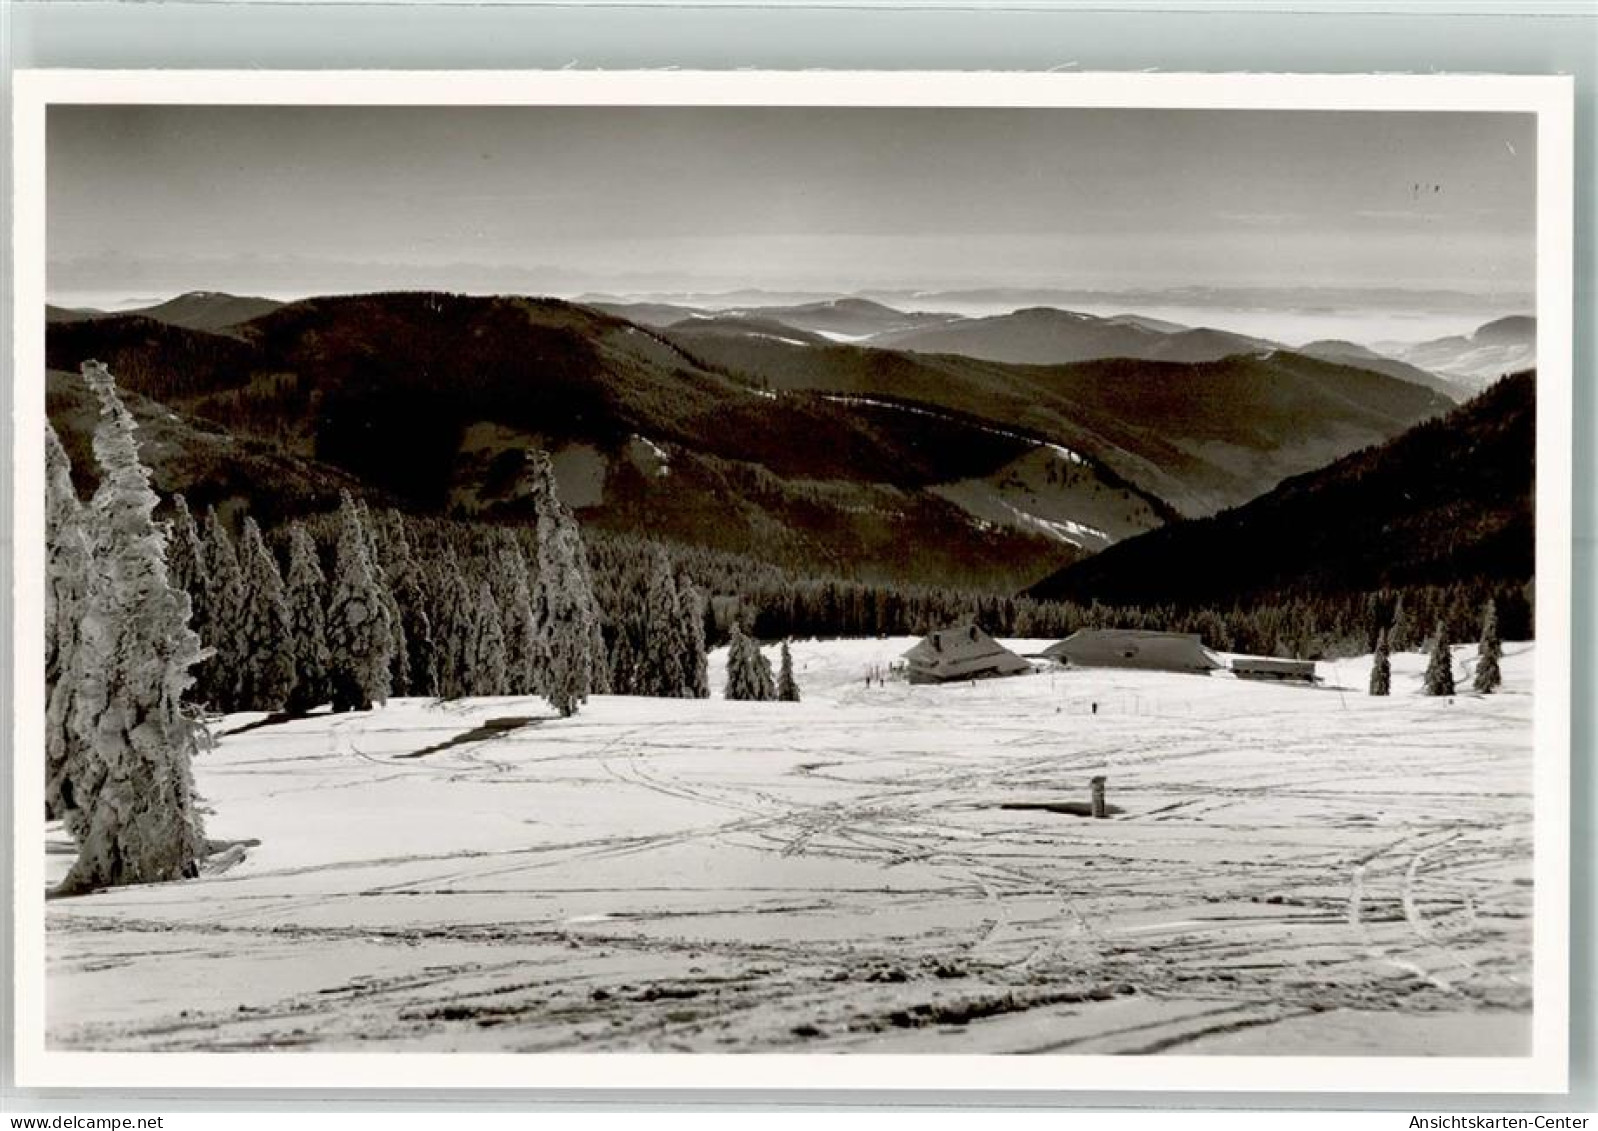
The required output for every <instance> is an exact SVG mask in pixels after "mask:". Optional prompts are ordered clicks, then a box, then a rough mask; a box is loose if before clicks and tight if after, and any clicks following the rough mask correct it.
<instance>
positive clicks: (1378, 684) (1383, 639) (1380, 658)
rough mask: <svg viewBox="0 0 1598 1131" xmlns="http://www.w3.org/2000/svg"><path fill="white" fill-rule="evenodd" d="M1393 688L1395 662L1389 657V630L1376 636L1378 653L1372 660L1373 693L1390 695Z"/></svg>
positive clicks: (1383, 630) (1384, 630)
mask: <svg viewBox="0 0 1598 1131" xmlns="http://www.w3.org/2000/svg"><path fill="white" fill-rule="evenodd" d="M1392 688H1393V664H1392V661H1391V660H1390V659H1389V658H1388V649H1387V630H1386V629H1385V628H1384V629H1382V630H1381V632H1380V634H1379V635H1378V636H1377V637H1376V655H1375V656H1374V657H1373V658H1372V660H1371V694H1372V695H1388V694H1391V692H1392Z"/></svg>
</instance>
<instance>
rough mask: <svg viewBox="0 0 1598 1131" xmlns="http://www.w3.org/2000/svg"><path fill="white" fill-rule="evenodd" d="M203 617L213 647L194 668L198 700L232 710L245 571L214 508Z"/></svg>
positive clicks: (208, 523)
mask: <svg viewBox="0 0 1598 1131" xmlns="http://www.w3.org/2000/svg"><path fill="white" fill-rule="evenodd" d="M202 544H203V545H204V547H205V621H206V625H207V627H208V629H209V631H210V634H211V635H210V638H209V639H206V638H203V637H202V643H203V644H204V645H205V646H206V647H208V648H210V649H211V651H212V655H211V656H210V658H208V659H206V660H205V661H204V662H203V663H202V664H201V665H200V668H199V671H198V673H197V676H196V679H197V687H196V692H197V694H198V696H199V699H200V702H201V703H202V704H204V705H205V706H206V707H207V708H208V709H210V710H213V711H236V710H238V709H239V708H240V707H241V706H242V703H241V702H240V699H239V680H240V676H241V673H242V669H243V667H244V648H243V640H242V638H241V637H240V635H239V631H238V627H239V624H240V623H241V622H242V621H243V619H244V570H243V569H242V567H240V565H239V556H238V552H237V551H236V550H235V549H234V547H233V538H232V536H231V535H229V534H228V532H227V527H226V526H225V525H223V523H222V520H221V518H220V517H219V516H218V515H217V513H216V509H215V508H214V507H213V508H211V509H210V510H208V511H207V512H206V515H205V536H204V538H203V540H202Z"/></svg>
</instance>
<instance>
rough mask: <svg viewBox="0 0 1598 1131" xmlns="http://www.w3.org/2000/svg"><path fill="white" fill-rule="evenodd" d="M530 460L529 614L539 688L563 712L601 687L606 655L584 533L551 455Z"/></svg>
mask: <svg viewBox="0 0 1598 1131" xmlns="http://www.w3.org/2000/svg"><path fill="white" fill-rule="evenodd" d="M530 463H531V466H530V469H529V470H530V475H529V481H530V482H529V486H530V492H529V493H530V495H531V498H532V501H533V505H534V513H536V514H537V515H538V591H537V593H536V594H535V595H534V598H533V613H534V616H536V617H537V620H538V631H539V652H540V655H541V656H542V657H543V660H544V664H545V670H544V685H543V687H542V688H541V689H540V690H541V692H542V693H543V695H544V696H545V697H546V698H548V699H549V701H550V704H551V705H552V706H553V707H554V708H555V709H556V710H557V711H559V712H560V713H561V714H562V715H563V716H566V715H571V714H574V713H575V712H576V711H577V707H578V705H579V704H581V703H583V702H585V701H586V700H587V699H588V696H589V695H591V694H593V693H594V692H595V690H596V689H597V688H598V687H600V686H603V681H604V675H603V671H604V666H605V654H604V650H603V647H602V644H601V642H602V639H603V638H602V637H601V636H600V631H599V624H600V618H599V602H598V601H596V600H595V599H594V588H593V581H592V578H591V576H590V574H589V571H588V555H587V553H586V552H585V551H584V549H583V541H582V534H581V533H580V532H579V530H578V528H577V520H576V518H574V517H573V516H572V513H571V511H570V510H568V509H567V507H566V505H565V504H564V503H562V502H561V501H560V496H559V495H558V494H557V493H556V488H555V472H554V468H553V467H551V466H550V462H549V456H548V455H547V454H545V453H544V452H534V453H533V457H532V460H531V461H530Z"/></svg>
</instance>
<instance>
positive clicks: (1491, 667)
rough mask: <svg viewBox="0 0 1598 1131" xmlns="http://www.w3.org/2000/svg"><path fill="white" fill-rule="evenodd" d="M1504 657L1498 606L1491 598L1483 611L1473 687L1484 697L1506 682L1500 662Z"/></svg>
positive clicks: (1472, 681)
mask: <svg viewBox="0 0 1598 1131" xmlns="http://www.w3.org/2000/svg"><path fill="white" fill-rule="evenodd" d="M1503 657H1504V643H1503V641H1502V640H1500V639H1499V638H1498V606H1497V605H1496V604H1495V603H1494V602H1493V601H1492V600H1491V599H1490V598H1489V599H1488V601H1487V607H1486V608H1485V609H1483V610H1482V617H1481V642H1480V643H1479V644H1477V645H1476V674H1475V676H1474V677H1473V679H1472V680H1471V686H1472V687H1474V688H1475V689H1476V690H1477V691H1479V692H1481V693H1482V694H1483V695H1489V694H1491V693H1492V692H1494V691H1496V690H1497V689H1498V688H1499V687H1500V686H1502V684H1503V682H1504V673H1503V671H1502V670H1501V669H1500V668H1499V665H1498V661H1499V660H1501V659H1503Z"/></svg>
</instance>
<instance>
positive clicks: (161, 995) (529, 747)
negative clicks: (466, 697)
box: [47, 639, 1532, 1055]
mask: <svg viewBox="0 0 1598 1131" xmlns="http://www.w3.org/2000/svg"><path fill="white" fill-rule="evenodd" d="M911 643H912V641H911V640H908V639H894V640H868V641H846V642H841V643H839V642H829V643H815V644H808V643H799V644H796V645H795V646H794V658H795V668H796V672H797V675H798V678H799V681H800V685H801V687H802V689H803V691H804V695H805V699H804V702H803V703H799V704H787V703H729V702H723V701H721V700H720V699H715V700H710V701H703V702H691V701H673V700H655V699H627V698H619V697H607V698H600V699H597V700H595V701H594V702H593V703H591V704H590V705H589V706H588V707H587V709H585V710H584V711H583V712H582V713H581V714H579V715H578V716H576V717H575V718H571V719H564V720H563V719H560V718H558V717H555V716H554V715H553V714H552V713H551V712H550V711H549V709H548V708H547V706H545V705H544V704H543V703H542V701H539V700H529V699H495V700H471V701H466V702H455V703H433V702H427V701H421V700H403V701H396V702H393V703H390V704H389V705H388V706H387V707H386V708H382V709H379V710H376V711H374V712H371V713H367V714H359V715H344V716H339V717H330V716H313V717H310V718H305V719H300V720H297V721H293V722H287V723H272V724H269V725H259V726H253V727H252V726H251V724H254V723H259V722H261V716H259V715H239V716H232V717H230V718H229V719H228V720H226V723H225V724H224V726H223V727H222V728H220V729H221V730H223V731H225V732H228V733H225V735H224V737H222V738H221V739H220V741H219V743H218V744H217V746H216V748H215V749H214V750H212V751H210V752H208V753H207V754H205V755H204V756H203V757H202V759H201V760H200V761H199V762H198V763H197V766H196V777H197V782H198V787H199V791H200V793H201V794H202V796H203V798H204V801H205V804H206V807H207V811H208V817H207V832H208V834H209V835H210V836H211V837H213V838H216V839H245V838H250V839H255V840H259V842H260V843H259V845H258V846H256V847H252V848H250V849H249V850H248V851H247V853H245V854H244V856H243V858H242V859H238V860H234V861H233V862H232V864H231V866H228V867H224V868H223V869H222V870H213V871H212V872H210V873H209V874H207V875H205V876H203V877H202V878H201V879H199V880H196V881H192V882H188V883H183V884H173V885H164V886H151V887H145V888H131V889H121V890H116V891H111V892H104V893H100V894H97V895H91V896H84V897H78V898H73V899H59V900H52V901H51V902H50V903H49V905H48V912H47V919H48V938H47V953H48V969H49V973H48V984H47V997H48V1011H49V1017H48V1021H49V1034H48V1036H49V1041H50V1044H51V1046H52V1047H55V1048H65V1049H101V1050H118V1049H136V1050H190V1051H209V1050H232V1049H242V1050H265V1049H283V1050H294V1049H313V1050H322V1051H346V1050H361V1049H372V1050H383V1049H393V1050H400V1049H404V1050H426V1051H444V1050H466V1051H520V1052H541V1051H556V1050H559V1051H654V1050H659V1051H710V1052H727V1051H755V1052H793V1051H807V1050H817V1051H828V1052H840V1051H859V1052H919V1051H925V1052H957V1053H1023V1052H1034V1053H1057V1054H1073V1053H1125V1054H1152V1053H1165V1052H1170V1053H1181V1054H1233V1053H1243V1054H1266V1053H1283V1054H1300V1055H1317V1054H1319V1055H1336V1054H1350V1055H1360V1054H1366V1055H1524V1054H1527V1053H1529V1028H1530V1016H1531V1014H1530V1009H1531V1000H1530V994H1531V990H1530V977H1531V930H1532V922H1531V917H1530V916H1531V906H1532V888H1531V855H1532V854H1531V839H1532V837H1531V833H1532V829H1531V819H1532V798H1531V703H1532V700H1531V695H1530V687H1531V671H1532V655H1531V649H1530V646H1528V645H1517V644H1510V645H1508V646H1507V647H1506V653H1507V655H1506V658H1505V661H1504V673H1505V678H1506V686H1505V688H1504V689H1503V691H1502V693H1500V694H1496V695H1493V696H1490V697H1486V698H1483V697H1479V696H1475V695H1473V694H1469V693H1466V694H1461V695H1459V696H1457V697H1456V698H1455V699H1453V700H1452V701H1448V700H1441V699H1431V698H1426V697H1423V696H1421V695H1419V693H1418V691H1419V686H1420V674H1421V670H1422V669H1423V667H1424V663H1425V658H1424V657H1423V656H1420V655H1401V656H1397V657H1395V658H1394V679H1393V687H1394V695H1393V697H1391V698H1389V699H1372V698H1370V697H1368V696H1367V695H1365V694H1364V688H1365V683H1366V678H1367V672H1368V661H1344V662H1341V663H1339V664H1336V665H1330V664H1322V665H1321V671H1322V673H1323V674H1325V675H1326V676H1328V677H1329V678H1328V680H1327V685H1326V686H1323V687H1318V688H1306V687H1294V686H1282V685H1271V684H1259V683H1247V682H1243V681H1239V680H1236V679H1233V678H1232V677H1230V676H1229V675H1217V676H1213V677H1208V678H1206V677H1201V676H1186V675H1167V674H1163V673H1140V672H1112V671H1073V672H1065V671H1057V672H1052V673H1049V672H1039V673H1036V674H1033V675H1030V676H1022V677H1018V678H1014V679H1008V680H1000V681H992V682H981V683H976V684H961V685H957V686H944V687H912V686H908V685H906V684H904V683H902V682H894V681H889V682H888V683H886V684H885V685H883V686H875V685H873V686H870V687H867V686H866V685H865V680H864V678H863V677H864V674H865V672H866V671H867V670H868V669H870V668H872V667H873V666H878V667H886V666H887V665H888V664H889V663H890V662H891V661H892V660H894V659H895V658H897V657H898V655H899V654H900V653H901V652H902V651H903V650H904V649H905V648H907V647H909V645H910V644H911ZM1012 643H1013V644H1014V646H1016V647H1017V649H1018V650H1020V651H1023V652H1028V651H1036V650H1038V648H1040V647H1041V643H1039V642H1032V643H1030V644H1029V643H1028V642H1012ZM1474 653H1475V649H1474V646H1471V647H1465V648H1460V649H1457V650H1456V652H1455V667H1456V673H1458V674H1460V675H1461V677H1462V678H1461V686H1462V687H1465V686H1468V683H1467V682H1466V680H1465V679H1464V678H1463V675H1464V674H1465V673H1467V672H1468V669H1469V660H1470V658H1471V657H1473V656H1474ZM724 659H725V650H722V651H720V652H718V653H716V654H715V656H714V657H713V660H712V679H713V686H714V687H716V688H718V689H719V688H720V686H721V682H722V673H721V671H720V668H719V662H721V661H724ZM1339 685H1340V687H1341V689H1340V688H1339ZM1095 702H1096V703H1097V704H1098V711H1097V713H1096V714H1095V713H1094V712H1093V707H1092V705H1093V704H1094V703H1095ZM517 720H520V722H518V721H517ZM1095 774H1104V775H1107V777H1108V783H1109V784H1108V795H1109V801H1110V803H1111V805H1112V806H1115V807H1117V808H1118V809H1119V812H1115V813H1113V814H1112V819H1109V820H1091V819H1086V818H1084V817H1082V816H1079V815H1076V813H1075V812H1073V810H1074V809H1076V808H1080V807H1084V806H1085V804H1086V802H1087V801H1088V797H1089V784H1088V783H1089V779H1090V778H1091V777H1092V776H1093V775H1095ZM60 837H61V834H60V833H59V830H52V842H53V843H52V845H51V846H50V847H51V852H52V854H51V855H50V856H49V861H50V864H51V868H50V873H51V878H52V879H57V878H59V877H60V876H61V875H62V874H64V872H65V870H66V868H67V866H68V864H69V863H70V860H71V857H70V856H69V855H66V854H63V851H64V850H65V851H67V852H69V851H70V846H69V845H63V844H61V843H60ZM233 856H234V857H237V856H238V853H234V854H233Z"/></svg>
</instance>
